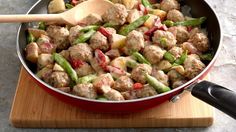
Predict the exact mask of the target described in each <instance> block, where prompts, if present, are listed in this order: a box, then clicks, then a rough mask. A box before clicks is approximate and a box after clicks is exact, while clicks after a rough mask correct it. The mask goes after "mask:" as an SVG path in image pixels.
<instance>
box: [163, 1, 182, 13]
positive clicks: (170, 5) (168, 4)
mask: <svg viewBox="0 0 236 132" xmlns="http://www.w3.org/2000/svg"><path fill="white" fill-rule="evenodd" d="M160 7H161V9H162V10H164V11H170V10H172V9H180V4H179V3H178V1H177V0H162V2H161V4H160Z"/></svg>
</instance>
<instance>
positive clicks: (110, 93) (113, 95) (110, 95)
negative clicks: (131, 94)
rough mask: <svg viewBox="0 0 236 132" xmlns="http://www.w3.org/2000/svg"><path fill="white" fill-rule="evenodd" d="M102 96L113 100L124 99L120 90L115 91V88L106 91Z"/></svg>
mask: <svg viewBox="0 0 236 132" xmlns="http://www.w3.org/2000/svg"><path fill="white" fill-rule="evenodd" d="M104 96H105V97H106V98H107V99H108V100H113V101H122V100H125V99H124V97H123V96H122V95H121V93H120V92H118V91H116V90H115V89H111V90H110V91H108V92H107V93H105V94H104Z"/></svg>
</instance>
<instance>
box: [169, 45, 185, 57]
mask: <svg viewBox="0 0 236 132" xmlns="http://www.w3.org/2000/svg"><path fill="white" fill-rule="evenodd" d="M168 52H170V53H171V54H172V55H173V56H174V57H175V58H179V57H180V56H181V55H182V54H183V49H182V48H180V47H173V48H171V49H170V50H169V51H168Z"/></svg>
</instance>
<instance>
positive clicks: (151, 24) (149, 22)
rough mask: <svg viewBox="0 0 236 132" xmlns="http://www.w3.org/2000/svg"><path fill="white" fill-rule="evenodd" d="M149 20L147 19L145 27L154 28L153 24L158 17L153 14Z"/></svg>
mask: <svg viewBox="0 0 236 132" xmlns="http://www.w3.org/2000/svg"><path fill="white" fill-rule="evenodd" d="M149 16H150V17H149V18H148V19H147V21H146V22H145V23H144V26H145V27H148V28H151V27H153V24H154V22H155V19H157V18H158V17H157V16H156V15H153V14H149Z"/></svg>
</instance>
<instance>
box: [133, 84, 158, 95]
mask: <svg viewBox="0 0 236 132" xmlns="http://www.w3.org/2000/svg"><path fill="white" fill-rule="evenodd" d="M136 95H137V97H138V98H145V97H150V96H154V95H157V92H156V90H155V89H154V88H153V87H151V86H150V85H145V86H144V87H143V88H142V89H140V90H137V91H136Z"/></svg>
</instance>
